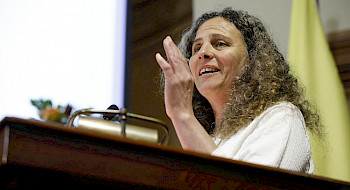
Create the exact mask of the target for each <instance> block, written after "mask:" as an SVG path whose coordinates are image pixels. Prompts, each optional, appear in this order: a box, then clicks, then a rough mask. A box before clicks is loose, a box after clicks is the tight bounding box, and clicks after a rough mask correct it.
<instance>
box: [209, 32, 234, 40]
mask: <svg viewBox="0 0 350 190" xmlns="http://www.w3.org/2000/svg"><path fill="white" fill-rule="evenodd" d="M210 38H212V39H218V38H219V39H223V40H225V41H227V42H232V41H233V40H232V39H231V38H230V37H228V36H225V35H222V34H211V35H210Z"/></svg>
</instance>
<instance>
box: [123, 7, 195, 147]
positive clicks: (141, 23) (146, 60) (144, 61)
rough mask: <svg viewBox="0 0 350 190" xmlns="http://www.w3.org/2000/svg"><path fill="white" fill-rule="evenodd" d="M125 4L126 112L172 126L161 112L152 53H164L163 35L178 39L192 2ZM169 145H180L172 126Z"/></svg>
mask: <svg viewBox="0 0 350 190" xmlns="http://www.w3.org/2000/svg"><path fill="white" fill-rule="evenodd" d="M128 3H129V10H130V13H131V14H130V15H129V16H130V18H129V19H128V22H129V24H130V25H129V31H128V34H131V36H132V37H131V39H129V43H128V49H127V51H129V53H128V55H129V58H128V60H129V61H128V63H127V65H126V67H127V68H126V69H127V76H126V89H125V90H126V94H125V106H126V108H127V109H128V110H129V111H130V112H133V113H137V114H141V115H146V116H150V117H155V118H157V119H160V120H163V121H165V122H166V123H167V125H168V126H172V123H171V121H170V119H169V118H168V117H167V116H166V114H165V106H164V100H163V97H162V93H161V92H160V88H159V84H160V83H159V80H158V79H159V73H160V68H159V66H158V64H157V62H156V61H155V54H156V53H157V52H160V53H161V54H163V55H164V51H163V47H162V41H163V39H164V38H165V37H166V36H167V35H170V36H172V37H173V38H174V40H175V42H178V41H179V39H180V35H181V33H182V31H183V29H185V28H186V27H188V26H189V25H190V24H191V22H192V1H188V0H176V1H163V0H152V1H146V0H134V1H128ZM169 145H170V146H180V143H179V141H178V139H177V136H176V134H175V130H174V128H173V127H171V128H170V141H169Z"/></svg>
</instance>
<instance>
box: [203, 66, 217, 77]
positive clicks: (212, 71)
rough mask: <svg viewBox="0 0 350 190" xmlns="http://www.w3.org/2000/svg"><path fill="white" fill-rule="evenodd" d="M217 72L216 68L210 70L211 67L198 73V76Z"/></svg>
mask: <svg viewBox="0 0 350 190" xmlns="http://www.w3.org/2000/svg"><path fill="white" fill-rule="evenodd" d="M218 71H220V70H219V69H216V68H212V67H207V68H203V69H201V70H200V71H199V76H202V75H205V74H209V73H216V72H218Z"/></svg>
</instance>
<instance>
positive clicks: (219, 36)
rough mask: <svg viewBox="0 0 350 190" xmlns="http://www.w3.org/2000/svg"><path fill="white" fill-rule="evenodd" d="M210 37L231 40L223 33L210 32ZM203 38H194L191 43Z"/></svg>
mask: <svg viewBox="0 0 350 190" xmlns="http://www.w3.org/2000/svg"><path fill="white" fill-rule="evenodd" d="M210 38H211V39H218V38H219V39H223V40H225V41H227V42H232V41H233V40H232V39H231V38H229V37H228V36H225V35H222V34H210ZM202 39H203V38H197V39H195V40H194V42H193V44H194V43H196V42H198V41H201V40H202Z"/></svg>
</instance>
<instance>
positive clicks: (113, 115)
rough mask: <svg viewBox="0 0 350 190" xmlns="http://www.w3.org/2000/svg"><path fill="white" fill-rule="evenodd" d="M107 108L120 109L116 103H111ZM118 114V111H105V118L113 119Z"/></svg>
mask: <svg viewBox="0 0 350 190" xmlns="http://www.w3.org/2000/svg"><path fill="white" fill-rule="evenodd" d="M107 110H119V108H118V106H116V105H115V104H112V105H110V106H109V107H108V108H107ZM116 115H117V114H116V113H103V119H104V120H112V119H113V118H114V117H115V116H116Z"/></svg>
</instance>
